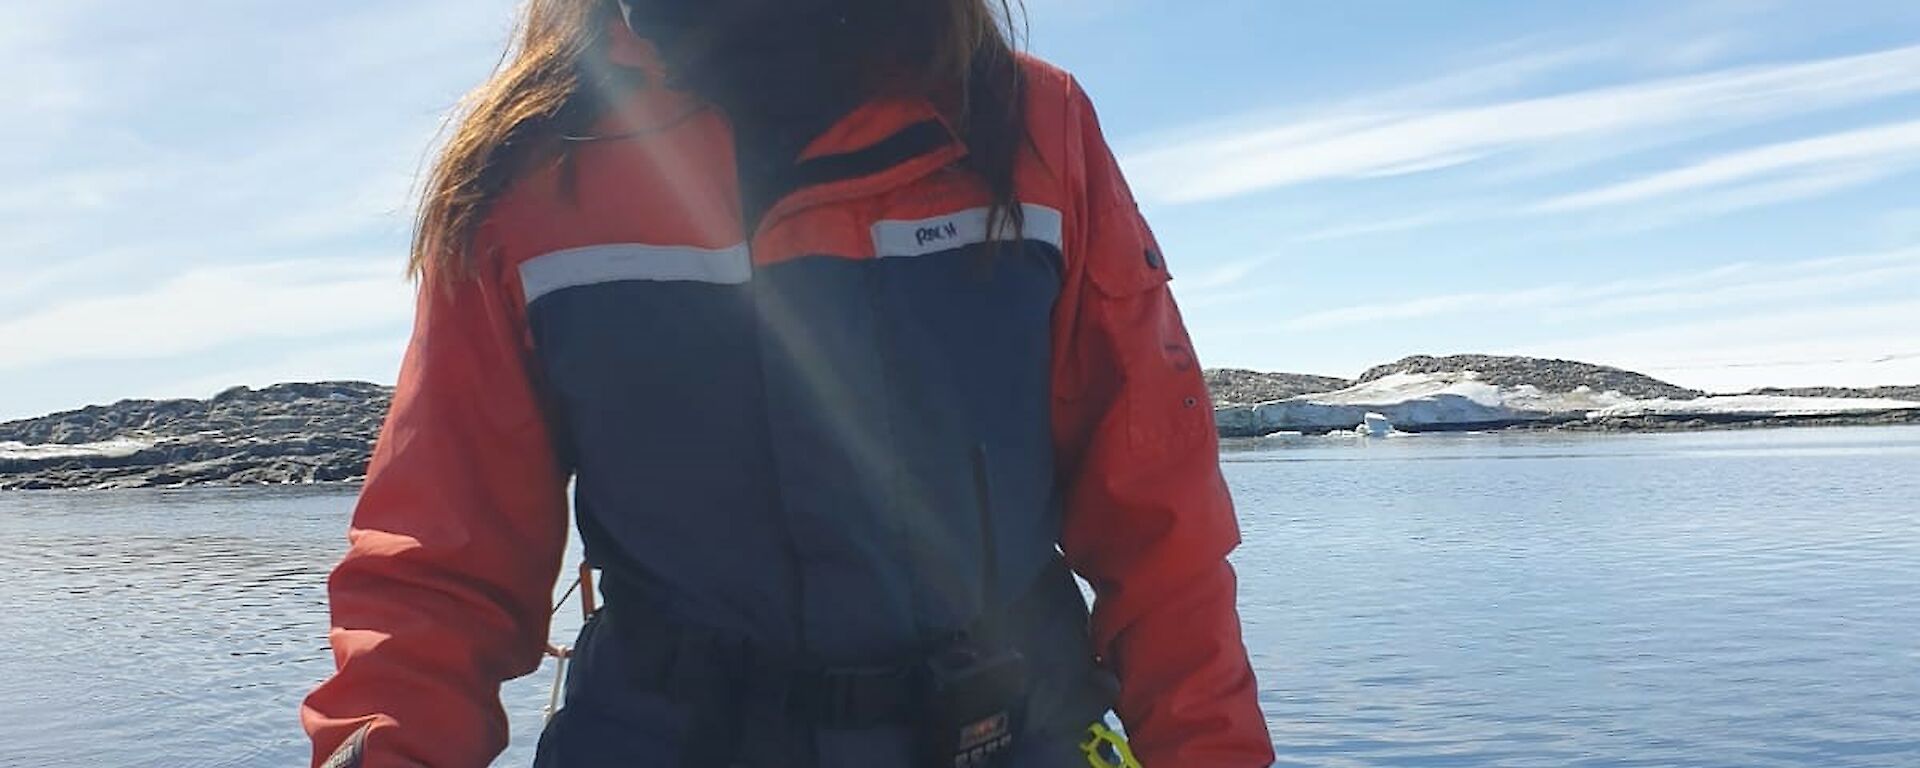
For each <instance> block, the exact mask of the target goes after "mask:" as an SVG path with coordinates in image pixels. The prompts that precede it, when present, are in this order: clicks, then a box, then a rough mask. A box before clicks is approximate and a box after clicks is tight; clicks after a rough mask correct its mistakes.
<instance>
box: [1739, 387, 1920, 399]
mask: <svg viewBox="0 0 1920 768" xmlns="http://www.w3.org/2000/svg"><path fill="white" fill-rule="evenodd" d="M1747 394H1750V395H1786V396H1788V397H1845V398H1853V399H1865V398H1875V399H1885V400H1920V386H1914V387H1762V388H1760V389H1756V390H1753V391H1751V392H1748V393H1747Z"/></svg>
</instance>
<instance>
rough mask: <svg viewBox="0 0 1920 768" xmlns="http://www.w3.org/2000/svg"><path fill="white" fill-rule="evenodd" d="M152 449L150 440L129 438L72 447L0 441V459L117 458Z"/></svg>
mask: <svg viewBox="0 0 1920 768" xmlns="http://www.w3.org/2000/svg"><path fill="white" fill-rule="evenodd" d="M152 447H153V441H152V440H138V439H134V438H130V437H118V438H114V439H112V440H104V441H101V442H98V443H74V444H72V445H62V444H47V445H28V444H26V443H22V442H17V441H13V440H0V459H31V460H37V461H45V460H48V459H78V458H91V457H109V458H118V457H121V456H132V455H134V454H136V453H139V452H141V451H144V450H146V449H148V448H152Z"/></svg>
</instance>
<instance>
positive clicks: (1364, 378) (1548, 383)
mask: <svg viewBox="0 0 1920 768" xmlns="http://www.w3.org/2000/svg"><path fill="white" fill-rule="evenodd" d="M1465 371H1472V372H1474V374H1475V375H1476V377H1477V378H1478V379H1479V380H1480V381H1483V382H1486V383H1488V384H1491V385H1493V386H1496V387H1519V386H1531V387H1534V388H1536V389H1538V390H1540V391H1541V392H1548V393H1560V392H1573V391H1576V390H1579V389H1581V388H1582V387H1584V388H1586V389H1589V390H1592V391H1594V392H1618V393H1620V394H1622V395H1626V396H1627V397H1632V398H1642V399H1646V398H1666V399H1669V400H1688V399H1692V398H1696V397H1700V396H1702V395H1704V394H1706V393H1704V392H1701V391H1700V390H1697V389H1687V388H1685V387H1680V386H1675V385H1673V384H1668V383H1667V382H1664V381H1661V380H1659V379H1656V378H1653V377H1652V376H1648V375H1645V374H1640V373H1634V372H1632V371H1623V370H1621V369H1619V368H1613V367H1609V366H1605V365H1594V364H1593V363H1582V362H1576V361H1573V360H1552V359H1547V358H1539V357H1513V356H1499V355H1448V356H1445V357H1433V356H1430V355H1414V356H1412V357H1407V358H1402V359H1400V360H1398V361H1395V362H1391V363H1387V364H1386V365H1379V366H1374V367H1373V368H1370V369H1368V370H1367V372H1366V373H1363V374H1360V382H1361V383H1366V382H1369V381H1374V380H1376V379H1380V378H1383V377H1386V376H1390V375H1392V374H1396V373H1461V372H1465Z"/></svg>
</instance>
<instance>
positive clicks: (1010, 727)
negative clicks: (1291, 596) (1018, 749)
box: [921, 641, 1027, 768]
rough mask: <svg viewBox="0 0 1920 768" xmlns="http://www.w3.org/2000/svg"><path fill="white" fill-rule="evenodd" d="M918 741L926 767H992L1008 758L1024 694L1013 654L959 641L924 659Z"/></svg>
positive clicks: (1022, 666)
mask: <svg viewBox="0 0 1920 768" xmlns="http://www.w3.org/2000/svg"><path fill="white" fill-rule="evenodd" d="M926 684H927V687H926V697H927V701H926V703H925V707H926V708H925V717H926V719H925V721H924V723H923V725H922V734H921V740H922V743H923V745H924V749H925V750H926V752H927V763H926V764H927V765H928V766H929V767H930V768H992V767H993V766H999V765H1003V764H1004V763H1005V762H1006V759H1007V758H1008V757H1009V756H1010V755H1012V754H1013V748H1014V744H1015V741H1016V739H1015V735H1016V734H1018V733H1019V730H1020V725H1021V719H1022V717H1023V716H1024V714H1025V713H1024V712H1023V711H1022V709H1023V707H1024V704H1025V702H1026V694H1027V660H1026V657H1024V656H1022V655H1020V653H1019V652H1018V651H1013V650H988V649H983V648H980V647H977V646H975V645H973V644H971V643H968V642H965V641H960V642H956V643H954V644H952V645H950V646H948V647H947V648H944V649H942V650H940V651H939V652H937V653H935V654H933V655H932V656H931V657H929V658H928V660H927V677H926Z"/></svg>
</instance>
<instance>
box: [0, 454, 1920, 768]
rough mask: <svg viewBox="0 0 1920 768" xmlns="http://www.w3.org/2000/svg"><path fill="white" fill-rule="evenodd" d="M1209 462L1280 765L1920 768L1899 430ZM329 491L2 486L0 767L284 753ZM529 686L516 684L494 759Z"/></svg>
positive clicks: (307, 641)
mask: <svg viewBox="0 0 1920 768" xmlns="http://www.w3.org/2000/svg"><path fill="white" fill-rule="evenodd" d="M1224 458H1225V462H1226V472H1227V477H1228V480H1229V482H1230V483H1231V484H1232V486H1233V491H1234V495H1235V497H1236V498H1237V499H1238V500H1239V503H1240V506H1241V509H1242V518H1243V521H1244V522H1243V525H1244V529H1245V538H1246V544H1245V546H1244V547H1243V548H1242V549H1241V551H1240V553H1239V554H1238V555H1237V557H1236V561H1237V564H1238V566H1239V568H1240V572H1241V577H1242V582H1241V589H1242V607H1241V610H1242V614H1243V617H1244V620H1245V623H1246V630H1247V640H1248V645H1249V646H1250V647H1251V649H1252V653H1253V658H1254V664H1255V666H1256V667H1257V669H1258V671H1259V673H1260V677H1261V689H1262V696H1261V701H1262V704H1263V705H1264V706H1265V708H1266V711H1267V715H1268V718H1269V720H1270V722H1271V723H1272V727H1273V733H1274V739H1275V742H1276V744H1277V746H1278V748H1279V751H1280V754H1281V755H1282V764H1285V765H1325V766H1362V765H1365V766H1389V765H1391V766H1467V765H1474V766H1477V765H1500V766H1565V765H1593V766H1600V765H1606V766H1626V765H1634V766H1914V765H1920V429H1914V428H1886V429H1845V430H1804V431H1770V432H1728V433H1708V434H1691V435H1650V436H1565V437H1563V436H1529V435H1462V436H1445V437H1412V438H1404V439H1390V440H1384V441H1382V440H1374V441H1361V440H1359V439H1352V438H1311V439H1308V438H1296V439H1279V440H1267V441H1261V442H1251V443H1238V444H1235V445H1232V446H1229V449H1228V451H1227V453H1226V454H1225V456H1224ZM351 502H352V497H351V495H350V492H346V491H341V490H188V491H160V492H118V493H30V494H12V495H0V573H4V577H0V765H3V766H63V767H64V766H75V767H78V766H87V767H88V768H92V767H94V766H287V765H294V764H298V763H299V762H300V761H301V760H303V759H304V756H305V752H306V746H305V743H304V741H303V739H302V737H301V736H300V734H299V731H298V726H297V724H296V723H295V707H296V706H297V703H298V701H299V698H300V696H301V695H302V694H303V693H304V692H305V691H306V689H307V688H309V687H310V686H311V685H312V684H313V683H314V682H315V681H316V680H318V679H319V678H321V677H322V676H324V675H325V674H326V673H327V671H328V670H329V669H330V661H329V658H328V656H327V651H326V646H325V639H324V625H325V600H324V593H323V589H322V583H321V580H322V578H323V576H324V574H325V572H326V570H327V568H328V566H329V565H330V564H331V563H332V561H333V560H334V559H335V558H336V557H337V556H338V554H339V552H340V549H341V547H342V544H343V542H342V537H341V533H342V529H343V527H344V525H345V521H346V515H347V513H348V510H349V507H350V505H351ZM577 623H578V611H577V609H575V608H574V607H573V606H571V605H569V606H568V607H567V608H565V609H564V610H563V611H562V612H561V620H560V622H559V623H558V625H557V627H556V637H565V636H567V635H569V634H570V632H571V630H572V628H573V627H574V626H575V625H577ZM551 675H552V667H551V665H549V666H548V667H547V668H546V669H544V670H543V671H542V672H541V673H540V674H536V675H534V676H532V677H530V678H527V679H523V680H519V681H515V682H514V683H512V684H510V685H509V686H508V687H507V690H506V693H505V696H506V700H507V707H508V710H509V712H510V714H511V715H512V717H513V720H514V729H515V733H514V738H515V742H516V743H515V746H514V748H513V749H512V750H511V751H510V752H509V753H508V754H507V755H505V756H504V757H503V758H502V760H501V761H500V764H501V765H525V764H526V763H527V761H528V760H529V758H530V757H531V748H530V745H531V743H532V740H533V738H534V735H535V734H536V733H537V731H538V727H539V713H540V708H541V707H542V705H544V704H545V702H546V695H547V686H548V685H549V683H550V681H551Z"/></svg>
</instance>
